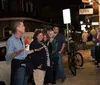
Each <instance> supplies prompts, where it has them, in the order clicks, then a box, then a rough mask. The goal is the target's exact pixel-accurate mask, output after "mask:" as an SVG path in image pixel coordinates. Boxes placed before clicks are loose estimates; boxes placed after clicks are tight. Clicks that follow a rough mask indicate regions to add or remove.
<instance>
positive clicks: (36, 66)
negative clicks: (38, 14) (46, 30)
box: [30, 31, 50, 85]
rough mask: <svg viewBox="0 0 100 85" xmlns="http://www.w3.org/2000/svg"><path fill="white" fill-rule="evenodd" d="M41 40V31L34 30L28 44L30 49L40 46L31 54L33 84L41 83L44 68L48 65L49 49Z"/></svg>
mask: <svg viewBox="0 0 100 85" xmlns="http://www.w3.org/2000/svg"><path fill="white" fill-rule="evenodd" d="M42 41H43V33H42V32H41V31H36V32H35V35H34V40H33V41H32V43H31V44H30V50H31V49H37V48H41V50H40V51H38V52H35V53H33V54H31V58H32V64H33V78H34V82H35V85H43V83H44V78H45V73H46V68H47V66H50V59H49V51H48V48H47V47H46V46H45V45H44V43H43V42H42Z"/></svg>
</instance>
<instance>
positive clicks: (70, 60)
mask: <svg viewBox="0 0 100 85" xmlns="http://www.w3.org/2000/svg"><path fill="white" fill-rule="evenodd" d="M68 65H69V70H70V71H71V73H72V74H73V75H74V76H76V66H75V60H74V58H70V57H69V58H68Z"/></svg>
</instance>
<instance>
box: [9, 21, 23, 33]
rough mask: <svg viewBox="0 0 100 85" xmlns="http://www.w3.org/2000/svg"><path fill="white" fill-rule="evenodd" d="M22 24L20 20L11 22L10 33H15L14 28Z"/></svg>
mask: <svg viewBox="0 0 100 85" xmlns="http://www.w3.org/2000/svg"><path fill="white" fill-rule="evenodd" d="M21 22H23V21H22V20H15V21H12V22H11V28H12V32H13V33H15V32H16V28H17V27H18V26H19V25H20V23H21Z"/></svg>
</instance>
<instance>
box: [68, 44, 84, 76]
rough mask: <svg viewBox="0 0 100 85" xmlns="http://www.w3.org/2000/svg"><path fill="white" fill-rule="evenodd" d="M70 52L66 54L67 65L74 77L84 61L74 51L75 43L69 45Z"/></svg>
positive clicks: (79, 54)
mask: <svg viewBox="0 0 100 85" xmlns="http://www.w3.org/2000/svg"><path fill="white" fill-rule="evenodd" d="M69 47H70V50H69V52H68V65H69V69H70V71H71V73H72V74H73V75H74V76H76V74H77V68H80V67H82V66H83V64H84V59H83V56H82V54H81V53H79V52H77V51H76V48H75V47H76V46H75V43H70V44H69Z"/></svg>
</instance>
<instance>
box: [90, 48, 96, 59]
mask: <svg viewBox="0 0 100 85" xmlns="http://www.w3.org/2000/svg"><path fill="white" fill-rule="evenodd" d="M91 56H92V58H95V47H92V48H91Z"/></svg>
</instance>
